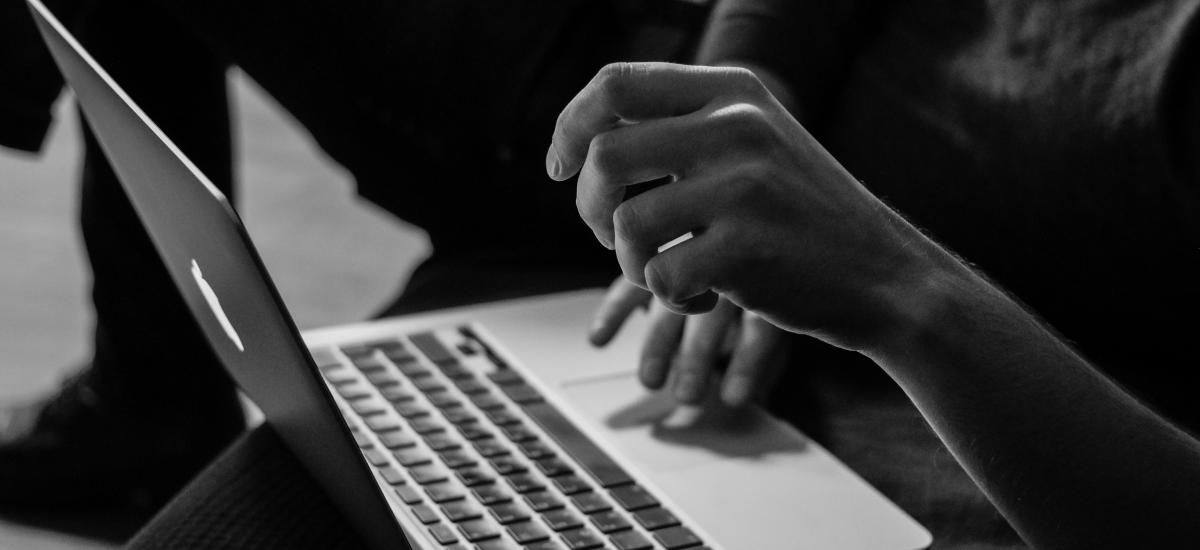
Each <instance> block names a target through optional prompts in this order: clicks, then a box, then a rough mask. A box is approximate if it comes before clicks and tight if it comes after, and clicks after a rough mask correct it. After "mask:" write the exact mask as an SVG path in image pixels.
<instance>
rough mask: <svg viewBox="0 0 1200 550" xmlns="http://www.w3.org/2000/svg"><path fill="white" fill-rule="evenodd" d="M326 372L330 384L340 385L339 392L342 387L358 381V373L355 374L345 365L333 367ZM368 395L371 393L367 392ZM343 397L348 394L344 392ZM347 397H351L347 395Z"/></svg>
mask: <svg viewBox="0 0 1200 550" xmlns="http://www.w3.org/2000/svg"><path fill="white" fill-rule="evenodd" d="M324 374H325V379H326V380H328V381H329V383H330V384H333V385H334V386H337V387H338V392H341V391H342V388H343V387H345V386H346V385H348V384H352V383H354V382H357V381H358V375H357V374H354V373H353V372H351V371H350V369H347V368H345V367H339V368H337V369H331V370H328V371H325V373H324ZM367 395H370V394H367ZM342 397H346V394H344V393H343V394H342ZM346 399H350V398H349V397H346Z"/></svg>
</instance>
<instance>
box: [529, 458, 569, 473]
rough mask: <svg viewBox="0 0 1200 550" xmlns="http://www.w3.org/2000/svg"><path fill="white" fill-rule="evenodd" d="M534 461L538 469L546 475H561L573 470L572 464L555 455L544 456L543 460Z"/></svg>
mask: <svg viewBox="0 0 1200 550" xmlns="http://www.w3.org/2000/svg"><path fill="white" fill-rule="evenodd" d="M533 463H534V465H535V466H537V469H538V470H539V471H541V472H542V474H543V475H545V476H546V477H554V476H559V475H563V474H569V473H571V472H572V471H573V469H572V468H571V466H570V465H569V464H567V463H566V462H563V461H562V460H559V459H558V458H555V457H550V458H543V459H541V460H535V461H534V462H533Z"/></svg>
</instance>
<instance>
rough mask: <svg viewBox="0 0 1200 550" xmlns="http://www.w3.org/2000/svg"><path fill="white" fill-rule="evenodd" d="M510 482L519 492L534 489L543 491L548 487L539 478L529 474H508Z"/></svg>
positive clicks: (528, 491)
mask: <svg viewBox="0 0 1200 550" xmlns="http://www.w3.org/2000/svg"><path fill="white" fill-rule="evenodd" d="M508 484H509V486H511V487H512V488H513V490H514V491H516V492H518V493H522V494H524V493H531V492H533V491H541V490H542V489H545V488H546V485H545V484H543V483H542V482H541V481H540V480H538V478H536V477H533V476H532V475H529V474H513V475H511V476H508Z"/></svg>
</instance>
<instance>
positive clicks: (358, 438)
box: [354, 430, 375, 449]
mask: <svg viewBox="0 0 1200 550" xmlns="http://www.w3.org/2000/svg"><path fill="white" fill-rule="evenodd" d="M354 442H355V443H358V448H359V449H370V448H371V447H374V446H375V444H374V443H371V437H370V436H368V435H367V434H365V433H363V432H361V431H357V430H355V431H354Z"/></svg>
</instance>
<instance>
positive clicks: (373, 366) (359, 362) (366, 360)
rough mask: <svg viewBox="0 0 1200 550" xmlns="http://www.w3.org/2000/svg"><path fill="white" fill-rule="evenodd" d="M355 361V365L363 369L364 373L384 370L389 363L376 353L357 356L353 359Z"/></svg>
mask: <svg viewBox="0 0 1200 550" xmlns="http://www.w3.org/2000/svg"><path fill="white" fill-rule="evenodd" d="M353 362H354V366H356V367H358V370H360V371H363V373H364V374H370V373H375V372H384V371H385V370H386V369H387V364H386V363H384V362H383V359H382V358H381V357H379V356H376V355H374V354H372V355H364V356H361V357H356V358H354V359H353Z"/></svg>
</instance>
